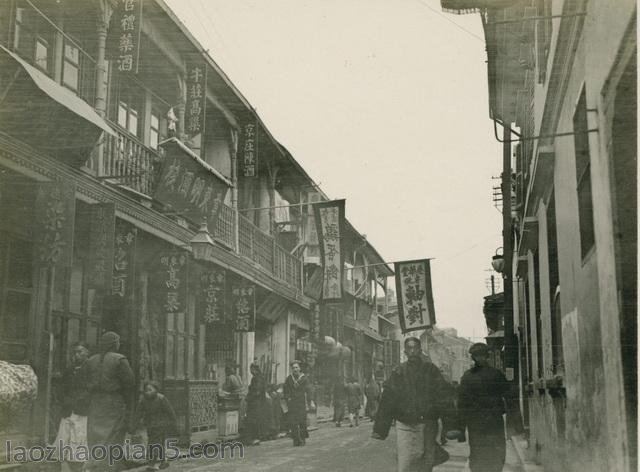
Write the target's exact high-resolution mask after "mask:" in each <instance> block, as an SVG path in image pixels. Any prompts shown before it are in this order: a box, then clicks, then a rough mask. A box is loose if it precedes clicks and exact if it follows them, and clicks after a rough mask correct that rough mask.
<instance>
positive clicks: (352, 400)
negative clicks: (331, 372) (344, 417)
mask: <svg viewBox="0 0 640 472" xmlns="http://www.w3.org/2000/svg"><path fill="white" fill-rule="evenodd" d="M361 405H362V389H361V388H360V384H359V383H358V381H357V380H356V379H355V378H353V377H352V378H351V379H350V380H349V383H348V384H347V410H348V411H349V426H350V427H353V426H354V425H355V426H358V421H359V418H360V407H361Z"/></svg>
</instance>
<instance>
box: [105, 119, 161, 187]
mask: <svg viewBox="0 0 640 472" xmlns="http://www.w3.org/2000/svg"><path fill="white" fill-rule="evenodd" d="M111 125H112V126H111V127H112V128H113V129H114V130H116V132H117V133H118V136H111V135H107V134H105V136H104V153H103V157H102V168H101V169H99V170H98V176H99V177H102V178H107V177H108V178H113V179H114V180H115V181H117V182H118V183H121V184H122V185H126V186H127V187H129V188H131V189H133V190H135V191H136V192H139V193H142V194H144V195H148V196H150V195H151V193H152V191H153V185H154V181H155V172H156V164H157V162H158V160H159V158H160V156H159V154H158V153H157V152H156V151H153V150H152V149H150V148H148V147H147V146H145V145H144V144H142V143H141V142H140V141H138V140H137V139H135V138H134V137H133V136H131V135H129V134H127V133H125V132H124V131H121V130H119V129H118V127H117V125H115V124H113V123H111Z"/></svg>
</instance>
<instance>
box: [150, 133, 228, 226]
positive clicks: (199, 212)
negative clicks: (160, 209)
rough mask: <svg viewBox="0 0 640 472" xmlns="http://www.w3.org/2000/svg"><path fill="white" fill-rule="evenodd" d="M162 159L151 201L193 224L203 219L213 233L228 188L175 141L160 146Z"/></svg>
mask: <svg viewBox="0 0 640 472" xmlns="http://www.w3.org/2000/svg"><path fill="white" fill-rule="evenodd" d="M163 147H164V149H165V151H166V155H165V158H164V161H163V164H162V169H161V172H160V177H159V180H158V185H157V186H156V190H155V193H154V198H155V199H156V200H158V201H160V202H162V203H164V204H165V205H168V206H171V207H172V209H173V210H175V211H177V212H179V213H181V215H182V216H184V217H185V218H188V219H189V220H191V221H192V222H193V223H200V222H201V221H202V219H203V218H207V222H208V224H209V229H210V230H211V231H213V229H214V228H215V227H216V224H217V221H218V213H219V212H220V209H221V207H222V203H223V201H224V199H225V196H226V195H227V190H228V189H229V186H228V184H227V182H225V181H223V180H222V179H221V178H220V177H218V176H217V175H216V174H215V173H213V172H212V171H211V170H210V169H209V168H208V167H207V165H206V164H205V163H204V162H201V161H200V160H199V159H198V158H197V157H196V156H192V155H190V154H189V153H188V151H187V150H185V149H182V148H181V147H180V145H179V143H178V142H177V141H176V140H175V139H173V138H172V139H171V140H169V141H167V142H166V144H163Z"/></svg>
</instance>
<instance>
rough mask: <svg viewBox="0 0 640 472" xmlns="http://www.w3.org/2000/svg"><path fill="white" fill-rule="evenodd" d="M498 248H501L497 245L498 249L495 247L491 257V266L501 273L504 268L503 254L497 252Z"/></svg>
mask: <svg viewBox="0 0 640 472" xmlns="http://www.w3.org/2000/svg"><path fill="white" fill-rule="evenodd" d="M500 249H502V248H501V247H499V248H498V249H496V254H495V256H493V257H492V258H491V266H492V267H493V270H495V271H496V272H499V273H502V271H503V270H504V254H498V251H499V250H500Z"/></svg>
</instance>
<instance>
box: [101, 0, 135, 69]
mask: <svg viewBox="0 0 640 472" xmlns="http://www.w3.org/2000/svg"><path fill="white" fill-rule="evenodd" d="M142 1H143V0H117V5H116V8H115V10H114V12H113V14H112V15H111V20H110V21H109V29H108V31H107V48H106V57H107V59H109V60H113V61H115V64H116V68H117V69H118V71H119V72H131V73H133V74H137V73H138V63H139V59H140V31H141V29H142V28H141V25H142Z"/></svg>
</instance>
